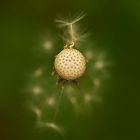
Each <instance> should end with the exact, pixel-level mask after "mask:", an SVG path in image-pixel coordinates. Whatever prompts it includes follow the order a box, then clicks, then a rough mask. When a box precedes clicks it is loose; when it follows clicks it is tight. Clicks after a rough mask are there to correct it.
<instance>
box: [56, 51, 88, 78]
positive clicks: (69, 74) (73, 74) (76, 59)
mask: <svg viewBox="0 0 140 140" xmlns="http://www.w3.org/2000/svg"><path fill="white" fill-rule="evenodd" d="M54 67H55V70H56V72H57V73H58V75H59V76H60V77H61V78H62V79H65V80H75V79H77V78H79V77H81V76H82V75H83V74H84V72H85V69H86V61H85V57H84V56H83V55H82V53H81V52H80V51H78V50H76V49H72V48H71V49H64V50H62V51H61V52H60V53H59V54H58V55H57V56H56V58H55V62H54Z"/></svg>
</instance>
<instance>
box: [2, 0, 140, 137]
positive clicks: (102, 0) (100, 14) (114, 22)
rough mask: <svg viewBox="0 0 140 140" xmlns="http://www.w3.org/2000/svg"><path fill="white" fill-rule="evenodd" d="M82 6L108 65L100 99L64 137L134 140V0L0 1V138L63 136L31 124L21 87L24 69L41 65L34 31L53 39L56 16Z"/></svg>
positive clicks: (138, 21) (139, 5)
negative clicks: (107, 59)
mask: <svg viewBox="0 0 140 140" xmlns="http://www.w3.org/2000/svg"><path fill="white" fill-rule="evenodd" d="M83 10H84V11H85V12H86V13H87V16H86V18H85V22H86V23H85V24H86V25H87V27H88V28H89V30H90V32H91V34H92V36H91V38H92V37H93V40H94V41H95V42H96V45H97V46H99V47H100V50H102V49H103V50H106V51H107V52H109V55H110V59H111V61H113V63H114V66H113V68H111V79H110V81H109V84H108V85H107V87H106V88H105V89H106V90H105V91H102V92H104V94H103V100H104V102H103V103H102V104H101V105H97V106H95V107H94V109H95V110H94V115H93V116H92V117H89V118H88V119H87V118H85V119H84V118H81V119H80V118H77V119H75V120H73V122H74V123H75V126H73V127H72V129H69V132H68V133H67V135H66V136H65V139H68V140H78V139H80V140H137V139H140V120H139V119H140V113H139V110H140V101H139V97H140V96H139V93H140V92H139V84H140V82H139V81H140V80H139V76H138V75H139V72H140V67H139V63H140V62H139V60H140V59H139V52H140V49H139V47H140V43H139V42H140V1H136V0H134V1H130V0H128V1H126V0H123V1H121V0H119V1H111V0H93V1H90V0H86V1H84V0H77V1H76V0H75V1H74V0H71V1H66V0H51V1H49V0H24V1H23V0H11V1H10V0H9V1H8V0H5V1H1V2H0V38H1V39H0V40H1V41H0V140H45V139H47V140H51V139H54V140H55V139H56V140H57V139H63V138H62V137H61V136H60V135H59V134H57V133H55V132H54V131H51V130H46V129H43V130H38V129H36V128H35V127H34V126H35V125H34V124H35V121H36V118H35V117H34V114H33V113H32V112H31V111H30V110H28V109H27V108H26V107H25V106H26V105H25V102H26V100H27V99H28V94H26V96H25V94H24V92H23V91H24V87H25V86H26V85H27V83H28V80H29V78H28V74H29V73H30V72H31V71H32V70H33V69H34V68H36V67H37V66H40V65H45V59H44V58H42V57H41V55H42V53H40V52H38V48H39V47H38V46H39V39H40V36H41V35H42V34H45V32H46V30H47V29H49V30H50V31H52V32H54V34H53V35H54V38H56V36H57V29H56V28H55V23H54V19H55V18H56V16H57V15H59V14H60V15H64V16H67V15H69V13H70V14H71V15H74V14H75V13H77V12H79V11H83ZM55 33H56V34H55ZM53 35H52V37H53ZM97 46H96V47H97ZM93 47H94V46H93ZM46 57H47V56H46ZM64 116H65V118H67V117H68V116H67V114H64Z"/></svg>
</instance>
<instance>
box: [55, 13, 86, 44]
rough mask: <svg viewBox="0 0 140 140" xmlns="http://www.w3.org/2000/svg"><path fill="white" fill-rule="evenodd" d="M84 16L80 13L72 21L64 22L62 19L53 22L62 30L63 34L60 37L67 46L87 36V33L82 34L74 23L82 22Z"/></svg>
mask: <svg viewBox="0 0 140 140" xmlns="http://www.w3.org/2000/svg"><path fill="white" fill-rule="evenodd" d="M85 16H86V14H85V13H83V12H82V13H80V14H79V15H78V16H77V17H76V18H74V19H73V20H65V19H62V18H59V19H56V20H55V22H56V23H57V25H58V27H60V28H64V34H63V35H62V36H61V37H62V38H63V40H64V41H65V42H67V43H69V44H71V43H73V42H74V43H76V42H78V41H81V40H83V39H84V38H85V37H86V36H87V33H82V32H81V31H80V29H79V26H78V25H76V23H77V22H79V21H80V20H82V19H83V18H84V17H85Z"/></svg>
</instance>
